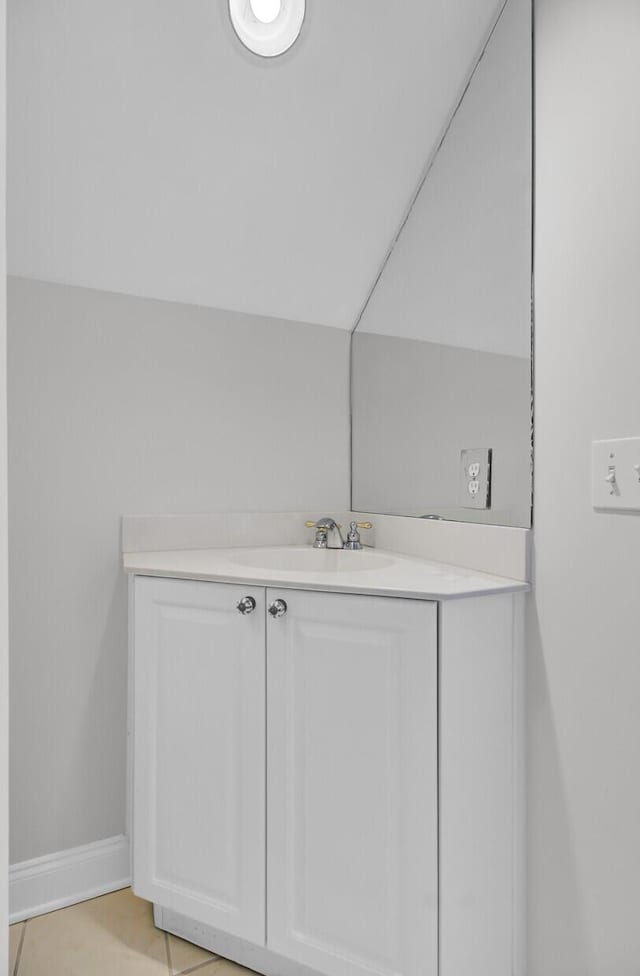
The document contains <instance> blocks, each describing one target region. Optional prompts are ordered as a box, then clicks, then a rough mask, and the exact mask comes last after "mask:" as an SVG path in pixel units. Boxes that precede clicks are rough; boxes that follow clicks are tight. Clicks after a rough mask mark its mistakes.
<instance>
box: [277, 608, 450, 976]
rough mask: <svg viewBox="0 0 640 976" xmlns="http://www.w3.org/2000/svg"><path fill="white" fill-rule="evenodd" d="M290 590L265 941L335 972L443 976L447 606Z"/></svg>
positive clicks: (282, 626)
mask: <svg viewBox="0 0 640 976" xmlns="http://www.w3.org/2000/svg"><path fill="white" fill-rule="evenodd" d="M271 596H272V591H269V594H268V599H269V598H270V597H271ZM277 597H280V598H282V599H284V600H286V601H287V604H288V607H289V610H288V613H287V614H286V616H284V617H282V618H281V619H273V620H272V619H270V620H269V621H268V626H267V729H268V733H267V742H268V747H267V776H268V778H267V782H268V786H267V824H268V830H267V945H268V946H269V948H271V949H273V950H274V951H275V952H277V953H279V954H281V955H283V956H286V957H287V958H289V959H293V960H295V961H296V962H298V963H302V964H304V965H307V966H309V967H310V968H311V969H315V970H317V971H318V972H321V973H326V974H328V976H362V974H365V973H389V974H391V973H397V974H403V976H404V974H406V976H414V974H415V976H417V974H423V976H436V973H437V929H438V908H437V906H438V812H437V811H438V796H437V780H438V771H437V763H438V748H437V739H438V726H437V683H438V645H437V604H435V603H427V602H421V601H418V600H393V599H386V598H380V597H370V596H350V595H344V594H333V593H307V592H302V591H297V592H293V593H291V594H290V595H289V594H287V592H286V591H281V592H278V593H277Z"/></svg>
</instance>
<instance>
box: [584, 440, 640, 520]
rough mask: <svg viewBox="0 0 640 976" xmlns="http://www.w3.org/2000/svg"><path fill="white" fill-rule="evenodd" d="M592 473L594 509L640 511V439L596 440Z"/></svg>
mask: <svg viewBox="0 0 640 976" xmlns="http://www.w3.org/2000/svg"><path fill="white" fill-rule="evenodd" d="M591 474H592V496H593V507H594V508H597V509H605V510H607V509H608V510H610V511H617V512H640V437H625V438H619V439H617V440H611V441H594V442H593V448H592V468H591Z"/></svg>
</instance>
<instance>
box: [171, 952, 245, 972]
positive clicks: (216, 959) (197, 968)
mask: <svg viewBox="0 0 640 976" xmlns="http://www.w3.org/2000/svg"><path fill="white" fill-rule="evenodd" d="M216 962H220V956H215V955H214V956H212V958H211V959H207V961H206V962H199V963H198V964H197V966H191V968H190V969H183V970H181V972H180V973H179V976H189V974H190V973H197V972H200V970H201V969H204V968H205V967H206V966H212V965H213V964H214V963H216ZM236 965H237V964H236Z"/></svg>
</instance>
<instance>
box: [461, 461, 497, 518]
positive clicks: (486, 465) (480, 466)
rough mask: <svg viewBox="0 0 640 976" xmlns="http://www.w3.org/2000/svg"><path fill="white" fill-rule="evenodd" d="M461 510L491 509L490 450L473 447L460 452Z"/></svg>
mask: <svg viewBox="0 0 640 976" xmlns="http://www.w3.org/2000/svg"><path fill="white" fill-rule="evenodd" d="M458 503H459V504H460V506H461V507H462V508H491V448H490V447H474V448H467V449H466V450H464V451H461V452H460V490H459V498H458Z"/></svg>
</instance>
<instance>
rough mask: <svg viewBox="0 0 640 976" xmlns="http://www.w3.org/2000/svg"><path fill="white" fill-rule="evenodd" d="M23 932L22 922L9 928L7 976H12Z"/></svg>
mask: <svg viewBox="0 0 640 976" xmlns="http://www.w3.org/2000/svg"><path fill="white" fill-rule="evenodd" d="M23 931H24V922H17V923H16V924H15V925H11V926H9V976H13V970H14V969H15V966H16V959H17V958H18V949H19V948H20V940H21V938H22V933H23Z"/></svg>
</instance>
